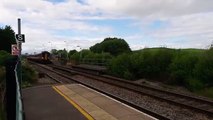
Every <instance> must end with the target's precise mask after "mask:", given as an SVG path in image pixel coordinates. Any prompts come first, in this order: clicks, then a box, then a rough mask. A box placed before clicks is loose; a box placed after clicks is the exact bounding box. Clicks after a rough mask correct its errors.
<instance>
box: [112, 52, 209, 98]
mask: <svg viewBox="0 0 213 120" xmlns="http://www.w3.org/2000/svg"><path fill="white" fill-rule="evenodd" d="M212 61H213V48H211V49H209V50H203V49H168V48H147V49H143V50H140V51H135V52H132V53H130V54H122V55H119V56H117V57H115V58H113V59H112V60H111V62H110V64H109V66H108V70H109V73H110V74H112V75H115V76H117V77H122V78H125V79H129V80H136V79H139V78H145V79H149V80H150V79H151V80H156V81H161V82H163V83H167V84H172V85H180V86H184V87H186V88H187V89H189V90H190V91H193V92H196V93H199V94H202V95H206V96H208V97H212V93H213V91H212V86H213V81H212V78H213V62H212Z"/></svg>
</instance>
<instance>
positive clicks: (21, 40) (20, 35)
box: [16, 34, 25, 43]
mask: <svg viewBox="0 0 213 120" xmlns="http://www.w3.org/2000/svg"><path fill="white" fill-rule="evenodd" d="M16 40H18V41H19V42H23V43H24V42H25V36H24V34H16Z"/></svg>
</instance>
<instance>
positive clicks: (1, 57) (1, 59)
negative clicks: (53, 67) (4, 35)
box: [0, 50, 12, 66]
mask: <svg viewBox="0 0 213 120" xmlns="http://www.w3.org/2000/svg"><path fill="white" fill-rule="evenodd" d="M11 57H12V56H11V55H10V54H9V53H8V52H6V51H4V50H0V66H4V65H5V64H6V60H7V59H9V58H11Z"/></svg>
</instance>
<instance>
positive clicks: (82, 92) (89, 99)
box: [56, 84, 155, 120]
mask: <svg viewBox="0 0 213 120" xmlns="http://www.w3.org/2000/svg"><path fill="white" fill-rule="evenodd" d="M56 88H57V89H58V90H60V91H61V92H62V93H63V94H65V95H66V96H67V97H68V98H69V99H72V100H73V101H75V102H76V103H77V104H78V105H79V106H81V107H82V108H83V109H84V110H85V111H86V112H87V113H89V114H90V115H91V116H92V117H93V118H94V119H96V120H153V119H155V118H153V117H151V116H149V115H147V114H145V113H142V112H140V111H138V110H135V109H133V108H131V107H129V106H127V105H124V104H123V103H120V102H118V101H116V100H114V99H112V98H109V97H107V96H105V95H103V94H101V93H98V92H96V91H94V90H91V89H89V88H87V87H85V86H82V85H79V84H70V85H60V86H56ZM90 95H91V96H90Z"/></svg>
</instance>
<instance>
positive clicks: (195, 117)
mask: <svg viewBox="0 0 213 120" xmlns="http://www.w3.org/2000/svg"><path fill="white" fill-rule="evenodd" d="M72 78H73V79H76V80H79V81H81V82H84V83H86V84H89V85H92V86H94V87H96V88H98V89H100V90H104V91H106V92H109V93H111V94H114V95H116V96H119V97H121V98H123V99H125V100H128V101H131V102H133V103H135V104H137V105H139V106H141V107H144V108H147V109H149V110H151V111H154V112H157V113H160V114H163V115H165V116H168V117H169V118H170V119H172V120H213V118H212V116H207V115H205V114H202V113H198V112H196V111H191V110H188V109H185V108H181V107H179V106H175V105H171V104H168V103H166V102H162V101H159V100H156V99H154V98H151V97H149V96H146V95H141V94H138V93H134V92H131V91H128V90H125V89H122V88H118V87H115V86H112V85H109V84H106V83H103V82H100V81H94V80H92V79H90V78H86V77H83V76H80V75H75V76H72Z"/></svg>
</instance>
